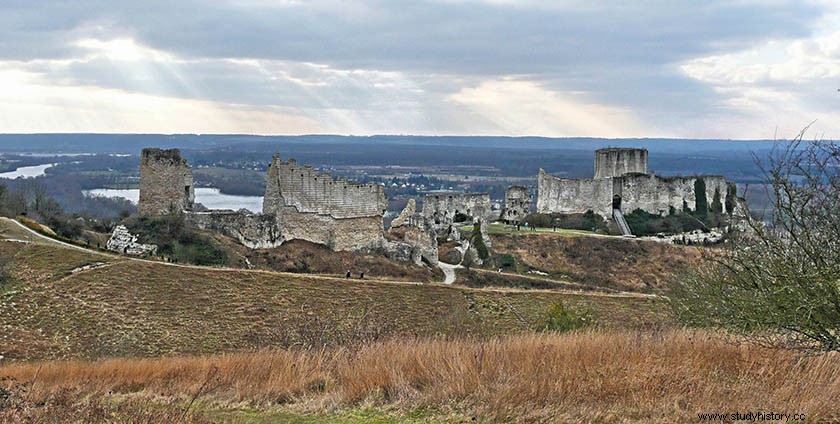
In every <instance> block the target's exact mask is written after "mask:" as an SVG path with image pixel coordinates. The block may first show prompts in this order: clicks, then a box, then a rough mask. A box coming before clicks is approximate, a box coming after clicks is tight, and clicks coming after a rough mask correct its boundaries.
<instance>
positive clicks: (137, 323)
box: [0, 241, 670, 360]
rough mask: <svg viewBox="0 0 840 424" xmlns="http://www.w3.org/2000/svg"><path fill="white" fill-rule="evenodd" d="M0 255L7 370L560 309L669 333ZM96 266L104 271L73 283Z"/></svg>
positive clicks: (375, 284) (518, 308) (163, 270)
mask: <svg viewBox="0 0 840 424" xmlns="http://www.w3.org/2000/svg"><path fill="white" fill-rule="evenodd" d="M0 256H7V257H11V258H12V261H11V262H10V266H11V267H12V270H13V271H14V275H15V277H16V278H17V279H18V281H19V283H17V284H16V285H15V287H16V289H15V292H14V293H13V294H9V295H6V296H3V297H2V298H0V355H3V356H5V357H6V358H7V359H15V360H33V359H97V358H103V357H114V356H129V357H130V356H150V357H152V356H161V355H200V354H213V353H222V352H233V351H242V350H255V349H261V348H266V347H321V346H339V345H342V346H346V345H350V344H360V343H364V342H369V341H374V340H381V339H386V338H394V337H431V336H437V335H445V336H460V335H469V336H477V337H492V336H500V335H506V334H514V333H520V332H528V331H532V330H533V329H535V328H538V327H542V326H543V325H544V323H545V319H546V313H547V311H548V309H549V308H550V307H551V306H552V305H553V304H554V303H556V302H561V301H562V302H564V304H566V305H567V306H569V307H572V308H574V309H576V310H585V311H587V312H589V313H590V315H591V316H592V317H593V319H594V322H595V323H594V325H596V326H598V327H603V328H625V329H627V328H650V327H657V326H662V325H668V324H669V323H670V320H669V318H668V316H667V313H666V308H665V305H664V303H663V302H661V301H658V300H656V299H634V298H618V297H599V296H587V295H582V294H566V293H555V292H541V291H519V292H515V291H489V290H471V289H464V288H458V287H450V286H442V285H416V284H399V283H393V282H385V281H373V280H367V279H366V280H346V279H344V278H324V277H317V276H312V275H302V274H281V273H275V272H265V271H246V270H222V269H212V268H198V267H191V268H185V267H178V266H167V265H165V264H160V263H143V262H134V261H128V260H126V259H122V258H115V257H109V256H102V255H97V254H89V253H85V252H80V251H77V250H72V249H66V248H63V247H56V246H45V245H35V244H30V245H22V244H20V243H10V242H2V241H0ZM96 262H104V263H105V266H101V267H98V268H93V269H89V270H85V271H81V272H75V273H74V272H73V270H74V269H77V268H79V267H81V266H83V265H86V264H91V263H96Z"/></svg>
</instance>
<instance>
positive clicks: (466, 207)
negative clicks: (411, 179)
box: [423, 192, 498, 229]
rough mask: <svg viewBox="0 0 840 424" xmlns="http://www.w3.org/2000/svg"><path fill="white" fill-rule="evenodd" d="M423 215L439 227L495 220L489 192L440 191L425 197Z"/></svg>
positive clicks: (444, 227)
mask: <svg viewBox="0 0 840 424" xmlns="http://www.w3.org/2000/svg"><path fill="white" fill-rule="evenodd" d="M423 216H424V217H425V218H426V219H428V220H429V221H430V222H432V223H433V224H434V225H435V227H436V228H437V229H446V228H448V227H449V226H450V225H452V224H454V223H459V222H467V221H469V222H474V221H481V222H488V221H494V220H495V218H498V217H494V216H493V211H492V210H491V208H490V195H489V194H487V193H453V192H438V193H430V194H426V195H425V196H424V197H423Z"/></svg>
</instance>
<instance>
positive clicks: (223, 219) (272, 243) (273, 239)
mask: <svg viewBox="0 0 840 424" xmlns="http://www.w3.org/2000/svg"><path fill="white" fill-rule="evenodd" d="M184 216H185V218H186V220H187V221H188V222H190V223H192V224H193V225H195V226H196V227H198V228H201V229H204V230H210V231H216V232H219V233H222V234H226V235H228V236H230V237H233V238H235V239H236V240H238V241H239V242H240V243H242V244H243V245H244V246H248V247H250V248H251V249H269V248H272V247H277V246H280V245H281V244H283V242H284V241H285V240H286V239H285V237H284V234H282V232H281V231H280V227H279V226H278V225H277V219H276V217H275V216H273V215H262V214H255V213H251V212H248V211H245V210H241V211H238V212H234V211H209V212H187V213H186V214H185V215H184Z"/></svg>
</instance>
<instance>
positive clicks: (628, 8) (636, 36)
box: [0, 0, 840, 139]
mask: <svg viewBox="0 0 840 424" xmlns="http://www.w3.org/2000/svg"><path fill="white" fill-rule="evenodd" d="M814 120H816V123H815V124H814V126H813V129H814V131H813V132H814V133H815V135H817V136H823V137H825V138H835V139H836V138H840V3H838V2H837V1H814V2H790V3H788V2H784V1H772V0H769V1H767V0H765V1H755V2H751V1H734V0H727V1H696V0H691V1H684V2H677V1H620V2H619V1H616V2H603V3H600V2H599V3H598V4H595V2H591V1H535V0H534V1H532V0H483V1H482V0H437V1H424V0H411V1H397V0H382V1H375V0H357V1H339V0H325V1H317V0H316V1H295V0H230V1H198V0H189V1H175V0H148V1H140V0H138V1H113V0H102V1H97V0H74V1H66V0H62V1H50V0H39V1H32V0H0V132H119V133H128V132H131V133H133V132H141V133H252V134H312V133H331V134H358V135H365V134H430V135H543V136H596V137H683V138H773V137H780V138H783V137H791V136H793V135H795V133H796V132H797V131H798V130H799V129H801V128H802V127H804V126H805V125H807V124H808V123H809V122H811V121H814Z"/></svg>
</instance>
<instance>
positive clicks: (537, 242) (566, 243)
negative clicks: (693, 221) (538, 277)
mask: <svg viewBox="0 0 840 424" xmlns="http://www.w3.org/2000/svg"><path fill="white" fill-rule="evenodd" d="M491 237H492V241H493V250H494V251H496V252H498V253H510V254H512V255H513V256H514V257H515V258H516V260H517V262H518V263H519V264H520V265H521V268H523V269H522V271H525V270H527V269H529V268H533V269H537V270H540V271H543V272H546V273H548V274H549V276H550V277H551V278H558V279H561V280H567V281H574V282H578V283H583V284H587V285H590V286H593V287H606V288H610V289H616V290H622V291H640V292H655V291H658V290H660V289H662V288H665V287H667V286H668V284H669V283H670V282H671V281H672V279H673V278H674V277H675V276H676V275H678V274H679V273H680V272H684V271H685V270H687V269H689V268H691V267H692V266H695V265H696V263H697V261H698V260H699V259H700V254H701V250H700V249H699V248H696V247H691V246H676V245H670V244H663V243H657V242H654V241H647V240H628V239H623V238H619V237H593V236H567V235H560V234H545V233H541V234H516V235H500V234H493V235H491Z"/></svg>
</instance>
